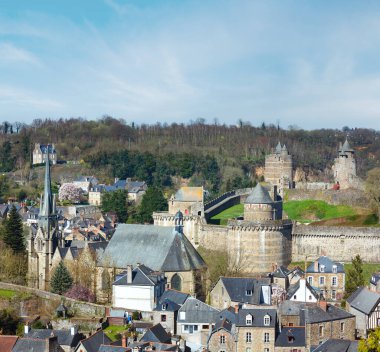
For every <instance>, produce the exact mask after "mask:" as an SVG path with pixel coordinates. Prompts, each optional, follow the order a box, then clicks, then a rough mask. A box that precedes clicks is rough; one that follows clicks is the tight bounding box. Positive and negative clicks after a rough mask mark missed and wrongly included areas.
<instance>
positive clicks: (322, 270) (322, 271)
mask: <svg viewBox="0 0 380 352" xmlns="http://www.w3.org/2000/svg"><path fill="white" fill-rule="evenodd" d="M319 272H321V273H324V272H325V266H324V265H321V266H320V267H319Z"/></svg>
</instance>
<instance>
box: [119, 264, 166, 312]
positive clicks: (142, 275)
mask: <svg viewBox="0 0 380 352" xmlns="http://www.w3.org/2000/svg"><path fill="white" fill-rule="evenodd" d="M165 286H166V278H165V276H164V274H163V273H161V272H154V271H153V270H152V269H150V268H148V267H146V266H145V265H142V264H141V265H138V266H137V267H136V268H134V269H133V270H132V266H131V265H128V266H127V270H126V271H124V272H122V273H120V274H118V275H116V280H115V282H114V283H113V284H112V305H113V307H117V308H125V309H131V310H138V311H144V312H151V311H153V309H154V308H155V306H156V304H157V302H158V300H159V299H160V297H161V295H162V294H163V292H164V291H165Z"/></svg>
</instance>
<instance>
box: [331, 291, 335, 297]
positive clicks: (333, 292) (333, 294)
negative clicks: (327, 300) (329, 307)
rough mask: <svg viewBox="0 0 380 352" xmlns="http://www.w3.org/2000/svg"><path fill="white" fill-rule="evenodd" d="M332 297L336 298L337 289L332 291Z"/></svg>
mask: <svg viewBox="0 0 380 352" xmlns="http://www.w3.org/2000/svg"><path fill="white" fill-rule="evenodd" d="M331 299H336V290H332V291H331Z"/></svg>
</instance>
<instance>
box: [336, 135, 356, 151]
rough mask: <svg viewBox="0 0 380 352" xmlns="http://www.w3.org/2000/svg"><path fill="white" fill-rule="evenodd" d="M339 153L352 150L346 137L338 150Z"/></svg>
mask: <svg viewBox="0 0 380 352" xmlns="http://www.w3.org/2000/svg"><path fill="white" fill-rule="evenodd" d="M339 151H340V152H341V153H346V152H353V151H354V150H353V149H352V148H351V146H350V143H348V140H347V138H346V140H345V142H344V143H343V146H342V149H340V150H339Z"/></svg>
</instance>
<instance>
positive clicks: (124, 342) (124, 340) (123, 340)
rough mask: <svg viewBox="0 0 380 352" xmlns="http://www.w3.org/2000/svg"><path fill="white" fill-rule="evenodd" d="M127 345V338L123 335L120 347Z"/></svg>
mask: <svg viewBox="0 0 380 352" xmlns="http://www.w3.org/2000/svg"><path fill="white" fill-rule="evenodd" d="M127 345H128V337H127V335H126V334H123V336H122V338H121V347H127Z"/></svg>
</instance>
